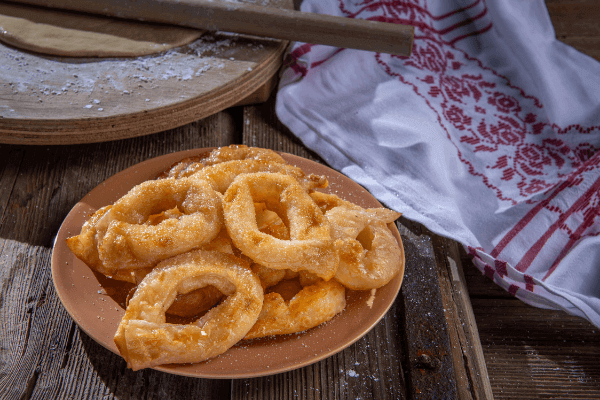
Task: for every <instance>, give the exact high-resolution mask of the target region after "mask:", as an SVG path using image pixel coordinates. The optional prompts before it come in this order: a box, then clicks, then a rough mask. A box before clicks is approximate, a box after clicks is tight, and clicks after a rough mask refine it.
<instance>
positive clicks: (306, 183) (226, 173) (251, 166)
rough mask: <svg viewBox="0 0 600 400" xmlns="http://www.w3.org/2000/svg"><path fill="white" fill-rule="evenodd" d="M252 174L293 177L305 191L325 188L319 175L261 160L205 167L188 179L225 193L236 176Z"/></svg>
mask: <svg viewBox="0 0 600 400" xmlns="http://www.w3.org/2000/svg"><path fill="white" fill-rule="evenodd" d="M252 172H272V173H281V174H285V175H290V176H293V177H294V178H296V179H297V180H298V182H299V183H300V186H302V187H303V188H304V189H306V190H313V189H315V188H325V187H327V184H328V182H327V178H325V177H324V176H319V175H314V174H311V175H308V176H307V175H305V174H304V172H302V170H301V169H300V168H298V167H294V166H292V165H288V164H281V163H269V162H265V161H262V160H234V161H224V162H222V163H219V164H214V165H210V166H207V167H205V168H203V169H201V170H200V171H198V172H196V173H195V174H193V175H191V176H190V178H193V179H201V180H205V181H207V182H208V183H209V184H210V185H211V187H212V188H213V189H214V190H216V191H217V192H219V193H225V191H226V190H227V188H228V187H229V185H231V183H232V182H233V180H234V179H235V177H236V176H238V175H239V174H244V173H252Z"/></svg>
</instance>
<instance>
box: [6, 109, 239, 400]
mask: <svg viewBox="0 0 600 400" xmlns="http://www.w3.org/2000/svg"><path fill="white" fill-rule="evenodd" d="M235 112H236V109H234V110H231V111H229V112H228V113H219V114H217V115H215V116H212V117H210V118H207V119H206V120H203V121H199V122H197V123H194V124H191V125H188V126H185V127H182V128H179V129H175V130H173V131H169V132H163V133H159V134H155V135H151V136H149V137H146V138H136V139H128V140H124V141H118V142H108V143H103V144H98V145H79V146H54V147H43V146H29V147H20V146H9V145H3V146H2V152H3V154H4V152H7V153H8V154H14V156H13V158H14V159H16V161H19V162H14V163H6V164H0V167H2V169H0V171H1V172H2V175H1V177H2V185H3V187H5V186H9V187H11V188H12V189H11V190H10V191H9V193H10V196H9V197H8V200H5V201H6V207H5V208H6V209H5V211H4V213H3V214H0V217H1V220H0V225H1V227H0V277H1V283H0V285H1V286H0V321H2V326H1V327H0V332H1V335H0V344H1V349H0V393H2V394H3V398H15V399H20V398H40V399H46V398H47V399H54V398H92V399H96V398H98V399H100V398H102V399H103V398H107V399H108V398H119V399H137V398H140V397H141V398H148V399H163V398H174V399H177V398H181V399H183V398H189V395H190V393H193V394H194V395H195V396H198V397H200V398H206V399H215V400H216V399H219V400H221V399H227V398H229V395H230V390H231V382H230V381H228V380H208V379H195V378H186V377H179V376H175V375H170V374H165V373H162V372H157V371H154V370H149V371H139V372H132V371H131V370H128V369H127V368H126V364H125V362H124V361H123V360H122V358H121V357H119V356H117V355H115V354H113V353H111V352H110V351H108V350H106V349H104V348H103V347H102V346H100V345H99V344H97V343H96V342H94V341H93V340H92V339H90V338H89V337H88V336H87V335H86V334H85V333H83V332H81V331H80V330H79V329H78V328H77V327H76V325H75V324H74V322H73V320H72V319H71V318H70V317H69V316H68V314H67V312H66V311H65V309H64V308H63V306H62V304H61V303H60V300H59V299H58V297H57V295H56V293H55V292H54V287H53V285H52V281H51V276H50V275H51V274H50V255H51V245H52V240H53V237H54V235H55V233H56V231H57V230H58V227H59V226H60V223H61V222H62V220H63V218H64V217H65V215H66V214H67V212H68V211H69V210H70V208H71V207H72V206H73V205H74V204H75V203H76V202H77V201H78V200H79V199H80V198H81V197H83V196H84V195H85V194H86V193H87V192H89V191H90V190H91V189H93V188H94V187H95V186H96V185H98V184H99V183H101V182H102V181H103V180H104V179H106V178H108V177H109V176H111V175H113V174H114V173H116V172H118V171H120V170H122V169H124V168H127V167H129V166H131V165H133V164H135V163H137V162H140V161H143V160H145V159H148V158H152V157H155V156H159V155H162V154H166V153H170V152H174V151H180V150H185V149H190V148H196V147H213V146H221V145H225V144H229V143H231V142H232V141H235V140H236V138H237V137H238V136H239V135H238V134H237V133H236V129H237V128H236V123H234V120H235V116H234V115H232V113H235ZM237 112H241V110H237ZM238 118H240V119H241V115H240V116H239V117H238ZM15 167H16V168H17V170H16V171H15Z"/></svg>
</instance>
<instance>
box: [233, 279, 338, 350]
mask: <svg viewBox="0 0 600 400" xmlns="http://www.w3.org/2000/svg"><path fill="white" fill-rule="evenodd" d="M345 307H346V291H345V290H344V287H343V286H342V285H340V284H339V283H338V282H336V281H335V280H334V279H332V280H330V281H327V282H326V281H323V280H319V281H318V282H316V283H315V284H313V285H310V286H306V287H304V288H303V289H302V290H301V291H300V292H298V294H296V295H295V296H294V297H293V298H292V299H291V300H290V301H289V303H287V302H286V301H285V300H284V298H283V297H282V296H281V295H280V294H279V293H276V292H272V293H268V294H266V295H265V298H264V302H263V308H262V310H261V312H260V315H259V316H258V321H256V323H255V324H254V326H253V327H252V329H250V331H249V332H248V334H246V336H245V338H244V339H255V338H260V337H263V336H271V335H284V334H288V333H296V332H302V331H305V330H307V329H310V328H313V327H315V326H317V325H320V324H322V323H323V322H327V321H329V320H331V319H332V318H333V317H334V316H335V315H336V314H338V313H340V312H342V310H343V309H344V308H345Z"/></svg>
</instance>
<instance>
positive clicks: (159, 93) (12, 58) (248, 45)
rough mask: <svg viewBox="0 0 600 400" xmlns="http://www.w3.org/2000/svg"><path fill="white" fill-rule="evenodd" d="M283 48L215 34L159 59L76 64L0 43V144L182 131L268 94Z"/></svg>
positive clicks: (91, 60)
mask: <svg viewBox="0 0 600 400" xmlns="http://www.w3.org/2000/svg"><path fill="white" fill-rule="evenodd" d="M287 45H288V42H286V41H280V40H270V39H262V38H250V37H246V36H241V35H235V34H227V33H220V32H217V33H207V34H205V35H204V36H202V37H201V38H200V39H198V40H196V41H195V42H193V43H191V44H189V45H187V46H182V47H179V48H176V49H172V50H170V51H167V52H164V53H162V54H157V55H151V56H144V57H139V58H119V59H116V58H85V59H82V58H66V57H49V56H45V55H40V54H34V53H30V52H26V51H24V50H19V49H15V48H12V47H9V46H8V45H4V44H2V43H0V66H1V72H0V143H9V144H75V143H92V142H103V141H108V140H116V139H124V138H131V137H136V136H142V135H147V134H151V133H156V132H160V131H164V130H167V129H172V128H175V127H178V126H182V125H185V124H188V123H190V122H193V121H196V120H199V119H202V118H204V117H207V116H209V115H212V114H214V113H216V112H219V111H221V110H223V109H225V108H227V107H230V106H233V105H236V104H239V103H241V102H244V100H246V101H248V100H247V99H248V98H249V97H250V98H252V95H253V94H255V93H263V92H265V90H268V89H270V88H272V86H271V85H272V83H273V81H274V77H275V75H276V73H277V71H278V70H279V68H280V67H281V64H282V61H283V56H284V53H285V50H286V47H287Z"/></svg>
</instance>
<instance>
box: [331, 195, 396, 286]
mask: <svg viewBox="0 0 600 400" xmlns="http://www.w3.org/2000/svg"><path fill="white" fill-rule="evenodd" d="M325 216H326V217H327V219H328V220H329V221H330V223H331V226H332V236H333V237H334V239H335V243H336V247H337V249H338V254H339V257H340V262H339V265H338V269H337V271H336V274H335V279H337V280H338V281H339V282H340V283H341V284H342V285H344V286H345V287H347V288H348V289H352V290H367V289H377V288H379V287H382V286H383V285H385V284H387V283H388V282H389V281H390V280H392V278H393V277H394V276H396V274H398V273H399V272H400V270H401V269H402V266H403V265H404V259H403V257H402V251H401V250H400V247H399V246H398V242H397V241H396V238H395V237H394V235H392V232H391V231H390V229H389V228H388V226H387V224H388V223H391V222H393V221H395V220H396V219H398V217H400V213H397V212H395V211H392V210H388V209H384V208H369V209H364V208H362V207H359V206H356V205H354V204H351V205H348V204H343V205H340V206H336V207H333V208H331V209H330V210H329V211H327V212H326V213H325Z"/></svg>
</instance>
